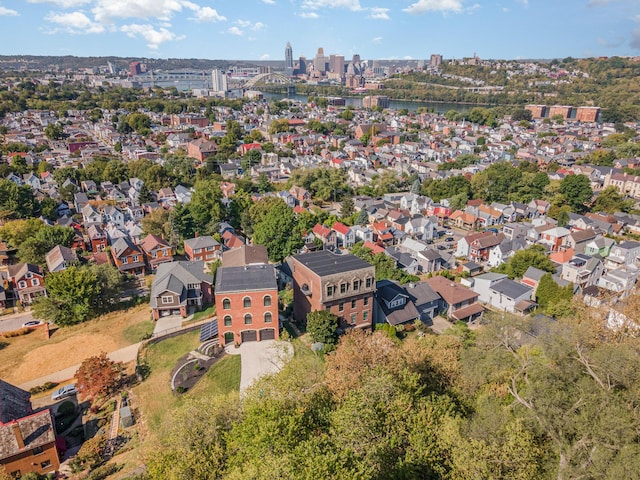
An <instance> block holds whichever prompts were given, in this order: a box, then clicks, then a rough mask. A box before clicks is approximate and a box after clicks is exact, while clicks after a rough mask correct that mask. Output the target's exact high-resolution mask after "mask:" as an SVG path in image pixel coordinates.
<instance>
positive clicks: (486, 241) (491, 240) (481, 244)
mask: <svg viewBox="0 0 640 480" xmlns="http://www.w3.org/2000/svg"><path fill="white" fill-rule="evenodd" d="M504 238H505V237H504V233H498V234H494V235H488V236H485V237H480V238H477V239H476V240H474V241H473V242H471V245H470V246H469V260H472V261H474V262H486V261H487V260H489V254H490V253H491V249H492V248H493V247H495V246H497V245H500V244H501V243H502V242H503V241H504Z"/></svg>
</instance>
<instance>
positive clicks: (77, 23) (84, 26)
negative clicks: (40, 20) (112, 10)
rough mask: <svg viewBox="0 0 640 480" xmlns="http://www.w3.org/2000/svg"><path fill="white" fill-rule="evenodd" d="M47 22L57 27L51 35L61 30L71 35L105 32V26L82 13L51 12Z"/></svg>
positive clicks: (46, 18)
mask: <svg viewBox="0 0 640 480" xmlns="http://www.w3.org/2000/svg"><path fill="white" fill-rule="evenodd" d="M45 20H47V21H48V22H51V23H53V24H55V25H57V28H56V29H55V30H53V31H52V32H50V33H56V32H59V31H61V30H62V31H66V32H69V33H102V32H104V31H105V28H104V26H103V25H101V24H99V23H94V22H92V21H91V19H90V18H89V17H87V16H86V15H85V14H84V13H82V12H68V13H55V12H51V13H49V14H48V15H47V16H46V17H45Z"/></svg>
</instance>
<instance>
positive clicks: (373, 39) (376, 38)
mask: <svg viewBox="0 0 640 480" xmlns="http://www.w3.org/2000/svg"><path fill="white" fill-rule="evenodd" d="M380 42H382V37H373V38H372V39H371V43H380Z"/></svg>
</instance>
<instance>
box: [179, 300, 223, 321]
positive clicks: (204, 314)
mask: <svg viewBox="0 0 640 480" xmlns="http://www.w3.org/2000/svg"><path fill="white" fill-rule="evenodd" d="M215 314H216V306H215V305H211V306H210V307H209V308H206V309H204V310H202V311H201V312H196V313H194V314H193V318H191V319H189V321H187V322H182V324H183V325H188V324H189V323H192V322H197V321H198V320H204V319H205V318H209V317H213V316H214V315H215Z"/></svg>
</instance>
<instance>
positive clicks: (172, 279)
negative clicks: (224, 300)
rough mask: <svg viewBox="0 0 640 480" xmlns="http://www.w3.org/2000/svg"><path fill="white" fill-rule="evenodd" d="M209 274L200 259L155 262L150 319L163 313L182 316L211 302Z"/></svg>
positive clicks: (162, 315) (210, 278) (150, 299)
mask: <svg viewBox="0 0 640 480" xmlns="http://www.w3.org/2000/svg"><path fill="white" fill-rule="evenodd" d="M212 286H213V277H212V276H211V275H208V274H206V273H205V272H204V263H203V262H170V263H162V264H160V265H159V266H158V271H157V272H156V276H155V278H154V279H153V284H152V285H151V293H150V296H149V303H150V305H151V313H152V315H153V318H154V320H158V319H159V318H160V317H164V316H167V315H181V316H182V317H186V316H187V315H189V314H190V313H191V312H193V311H199V310H202V308H203V307H204V306H205V305H208V304H211V303H212V302H213V291H212Z"/></svg>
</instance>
